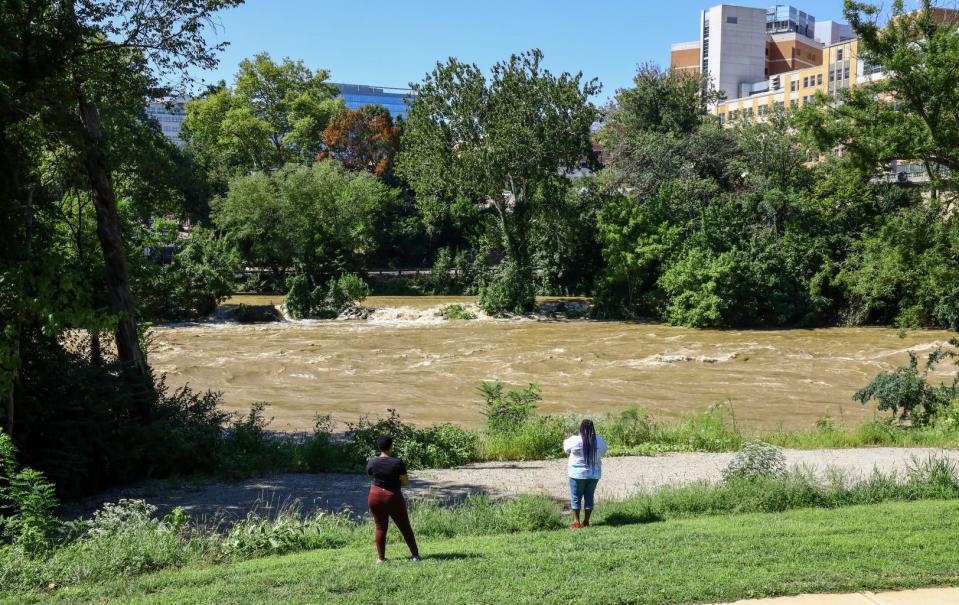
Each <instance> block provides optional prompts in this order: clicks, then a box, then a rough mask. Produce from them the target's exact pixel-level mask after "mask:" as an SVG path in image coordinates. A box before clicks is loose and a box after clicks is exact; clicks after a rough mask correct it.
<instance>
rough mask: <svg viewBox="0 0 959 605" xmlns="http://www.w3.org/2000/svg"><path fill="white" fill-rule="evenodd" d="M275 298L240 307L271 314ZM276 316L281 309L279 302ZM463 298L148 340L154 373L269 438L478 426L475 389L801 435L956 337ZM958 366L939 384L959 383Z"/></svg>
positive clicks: (549, 405)
mask: <svg viewBox="0 0 959 605" xmlns="http://www.w3.org/2000/svg"><path fill="white" fill-rule="evenodd" d="M268 300H269V297H251V298H246V299H243V302H247V303H251V304H254V303H255V304H263V303H265V302H267V301H268ZM274 302H280V301H279V300H278V299H277V300H275V301H274ZM449 302H472V299H469V298H461V299H458V298H456V297H443V298H429V297H419V298H403V297H373V298H370V299H368V300H367V301H366V303H365V304H366V305H368V306H371V307H375V308H377V309H378V311H377V312H376V313H375V314H374V315H373V317H372V318H371V319H369V320H362V321H302V322H279V323H269V324H259V325H239V324H229V323H209V324H196V325H182V326H165V327H158V328H154V329H153V330H152V340H153V342H152V345H151V353H150V361H151V363H152V365H153V366H154V367H155V368H156V369H157V370H159V371H161V372H166V373H167V377H168V382H169V383H170V384H171V385H182V384H186V383H189V384H190V385H191V386H193V387H194V388H196V389H214V390H218V391H222V392H223V395H224V402H225V404H226V406H227V407H228V408H230V409H235V410H247V409H249V405H250V404H251V403H253V402H255V401H265V402H267V403H269V404H270V408H269V411H268V414H269V415H270V416H273V417H274V418H275V420H274V423H273V425H272V426H273V428H275V429H281V430H304V429H309V428H310V427H311V426H312V423H313V417H314V416H315V415H316V414H318V413H321V414H333V416H334V417H335V418H337V419H339V420H352V419H355V418H356V417H358V416H359V415H361V414H371V415H381V414H385V413H386V409H387V408H395V409H396V410H398V411H399V413H400V414H401V416H403V418H405V419H408V420H412V421H413V422H416V423H433V422H443V421H454V422H461V423H467V424H474V423H477V422H479V421H480V419H481V416H480V407H479V398H478V396H477V392H476V386H477V384H478V383H479V382H480V381H482V380H494V379H500V380H503V381H504V382H506V383H508V384H511V385H517V386H520V385H525V384H527V383H529V382H538V383H539V384H540V385H541V387H542V389H543V402H542V404H541V410H542V411H543V412H547V413H565V412H572V413H576V414H585V413H590V414H593V413H600V412H604V411H608V410H617V409H623V408H627V407H631V406H636V405H642V406H646V407H648V408H649V409H650V410H652V411H653V413H654V414H655V415H657V416H676V415H679V414H680V413H683V412H689V411H694V410H700V409H703V408H704V407H705V406H707V405H709V404H711V403H714V402H716V401H719V400H730V401H731V402H732V404H733V406H734V409H735V414H736V418H737V420H738V421H739V422H742V423H745V424H749V425H753V426H758V427H763V428H774V427H776V426H778V425H779V424H780V423H781V424H783V425H784V426H786V427H789V428H794V427H807V426H811V425H812V424H813V423H814V422H815V420H816V419H817V418H819V417H821V416H823V415H826V414H828V415H830V416H832V417H833V418H834V420H835V421H837V422H838V421H839V420H840V419H845V421H846V422H848V423H854V422H855V421H857V420H858V419H861V418H865V417H869V416H871V415H872V413H873V412H872V411H871V409H866V408H864V407H863V406H861V405H860V404H859V403H858V402H854V401H853V400H852V395H853V393H854V392H855V391H856V389H858V388H860V387H862V386H863V385H865V384H866V383H867V382H868V381H869V380H870V379H871V378H872V377H873V376H874V375H875V374H876V373H877V372H878V371H879V370H882V369H890V368H893V367H895V366H896V365H899V364H903V363H905V362H906V361H907V360H908V356H907V351H909V350H913V351H917V352H920V353H921V352H926V351H929V350H931V349H932V348H933V347H935V346H936V345H937V344H939V343H944V342H946V341H948V339H949V338H950V337H952V336H954V335H955V334H953V333H949V332H933V331H916V332H910V333H909V334H907V335H906V337H905V338H900V337H899V336H898V335H897V333H896V331H895V330H893V329H886V328H827V329H816V330H769V331H754V330H736V331H715V330H690V329H685V328H675V327H670V326H665V325H660V324H646V323H630V322H590V321H536V320H530V319H516V320H500V319H489V318H480V319H477V320H473V321H451V322H448V321H444V320H442V319H440V318H438V317H436V316H435V309H437V308H438V307H439V306H440V305H442V304H446V303H449ZM955 371H956V367H955V366H949V367H947V368H945V369H944V372H943V375H944V376H948V375H949V374H954V373H955Z"/></svg>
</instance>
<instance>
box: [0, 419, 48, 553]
mask: <svg viewBox="0 0 959 605" xmlns="http://www.w3.org/2000/svg"><path fill="white" fill-rule="evenodd" d="M16 455H17V450H16V447H14V445H13V441H12V440H11V439H10V437H9V435H7V434H6V433H4V432H3V431H0V538H2V539H3V540H4V541H5V542H12V543H13V544H14V546H15V547H16V548H17V550H18V551H20V552H22V553H24V554H25V555H26V556H31V557H32V556H37V555H39V554H42V553H44V552H46V551H47V550H48V549H49V548H50V547H51V546H52V542H53V539H54V534H55V532H56V531H57V530H58V529H59V526H60V521H59V519H58V518H57V515H56V510H57V508H58V507H59V502H58V501H57V497H56V494H55V492H54V487H53V484H52V483H50V482H49V481H47V479H46V478H45V477H44V476H43V474H42V473H40V472H38V471H35V470H33V469H32V468H19V465H18V464H17V460H16Z"/></svg>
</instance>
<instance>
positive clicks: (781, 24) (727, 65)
mask: <svg viewBox="0 0 959 605" xmlns="http://www.w3.org/2000/svg"><path fill="white" fill-rule="evenodd" d="M827 23H831V22H827ZM817 28H818V24H817V22H816V18H815V17H814V16H813V15H810V14H808V13H806V12H805V11H802V10H799V9H797V8H796V7H794V6H789V5H784V4H776V5H773V6H770V7H768V8H750V7H745V6H735V5H732V4H719V5H716V6H714V7H712V8H709V9H706V10H704V11H702V12H701V13H700V20H699V29H700V35H699V40H698V41H692V42H681V43H678V44H674V45H673V46H672V48H671V53H670V66H671V67H672V68H673V69H680V70H684V71H691V72H694V73H695V72H701V73H706V74H708V75H709V79H710V81H711V83H712V85H713V86H714V87H715V88H716V89H717V90H721V91H722V92H723V93H724V94H725V95H726V98H737V97H739V96H742V95H743V94H746V93H747V92H748V89H743V88H742V87H743V86H744V85H752V84H754V83H755V82H759V81H760V80H763V79H766V78H768V77H770V76H775V75H777V74H781V73H785V72H788V71H793V70H796V69H802V68H806V67H813V66H816V65H820V64H822V60H823V59H822V49H823V42H822V41H821V40H819V39H817V36H816V32H817ZM830 31H831V30H830ZM823 32H827V29H825V28H824V29H823Z"/></svg>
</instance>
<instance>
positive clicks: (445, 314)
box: [438, 304, 476, 320]
mask: <svg viewBox="0 0 959 605" xmlns="http://www.w3.org/2000/svg"><path fill="white" fill-rule="evenodd" d="M438 314H439V315H440V317H442V318H443V319H447V320H470V319H476V315H475V314H474V313H472V312H471V311H469V310H467V308H466V307H464V306H463V305H460V304H452V305H446V306H445V307H443V308H441V309H440V310H439V311H438Z"/></svg>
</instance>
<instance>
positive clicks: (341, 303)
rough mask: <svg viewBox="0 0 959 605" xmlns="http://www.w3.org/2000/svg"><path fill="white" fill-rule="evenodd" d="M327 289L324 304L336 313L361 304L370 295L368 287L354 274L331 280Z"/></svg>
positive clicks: (345, 274) (346, 274)
mask: <svg viewBox="0 0 959 605" xmlns="http://www.w3.org/2000/svg"><path fill="white" fill-rule="evenodd" d="M328 288H329V290H328V292H327V294H326V304H327V305H329V306H330V307H332V308H333V309H335V310H336V312H337V313H339V312H340V311H342V310H343V309H344V308H345V307H346V306H348V305H351V304H355V303H358V302H362V301H363V300H365V299H366V297H367V296H369V295H370V287H369V285H367V283H366V282H365V281H363V278H361V277H360V276H359V275H357V274H355V273H344V274H342V275H340V276H338V277H336V278H334V279H331V280H330V283H329V285H328Z"/></svg>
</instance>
